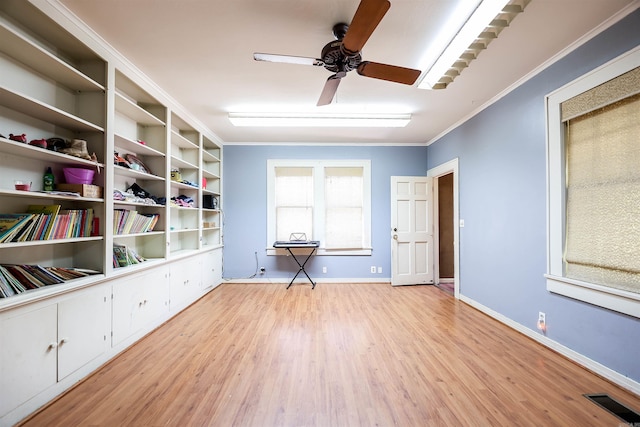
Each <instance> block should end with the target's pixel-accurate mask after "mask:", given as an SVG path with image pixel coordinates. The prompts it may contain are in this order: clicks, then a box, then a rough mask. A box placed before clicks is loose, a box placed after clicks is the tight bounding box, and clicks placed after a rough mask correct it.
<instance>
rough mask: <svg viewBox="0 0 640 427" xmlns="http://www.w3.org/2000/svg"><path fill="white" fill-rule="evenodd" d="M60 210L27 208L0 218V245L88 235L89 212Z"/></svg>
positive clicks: (56, 207) (54, 207) (91, 218)
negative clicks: (23, 211) (25, 210)
mask: <svg viewBox="0 0 640 427" xmlns="http://www.w3.org/2000/svg"><path fill="white" fill-rule="evenodd" d="M60 208H61V206H60V205H29V207H28V208H27V211H28V212H25V213H15V214H0V243H9V242H27V241H33V240H52V239H69V238H74V237H89V236H91V235H92V231H93V228H94V227H93V224H94V211H93V209H91V208H89V209H64V210H62V209H60Z"/></svg>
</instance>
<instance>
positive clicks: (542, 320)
mask: <svg viewBox="0 0 640 427" xmlns="http://www.w3.org/2000/svg"><path fill="white" fill-rule="evenodd" d="M538 329H539V330H541V331H543V332H544V331H546V330H547V315H546V314H544V313H543V312H542V311H540V312H538Z"/></svg>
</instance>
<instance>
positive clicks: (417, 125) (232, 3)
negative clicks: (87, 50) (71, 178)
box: [58, 0, 638, 144]
mask: <svg viewBox="0 0 640 427" xmlns="http://www.w3.org/2000/svg"><path fill="white" fill-rule="evenodd" d="M58 1H59V2H60V3H61V4H63V5H64V6H66V7H67V8H68V9H69V10H70V11H71V12H73V13H74V14H75V15H77V16H78V17H79V18H80V19H81V20H82V21H84V22H85V23H86V24H88V25H89V26H90V27H91V28H92V29H93V30H94V31H95V32H96V33H98V34H99V35H100V36H101V37H102V38H103V39H105V40H106V41H107V42H108V43H109V44H110V45H111V46H113V47H114V48H115V49H116V50H117V51H119V52H120V53H121V54H122V55H123V56H125V57H126V58H127V59H128V60H129V61H131V62H132V63H133V64H135V65H136V66H137V67H138V68H139V69H140V70H141V71H142V72H143V73H145V74H146V75H147V76H149V77H150V78H151V79H152V80H153V81H154V82H155V83H156V84H157V85H159V86H160V87H162V88H163V89H164V90H165V91H166V92H167V93H168V94H169V95H170V96H171V97H173V98H174V99H175V100H176V101H177V102H179V103H180V104H181V105H183V106H184V107H185V108H186V109H187V110H188V111H190V112H191V113H192V114H193V115H194V116H195V117H196V118H197V119H198V120H200V121H201V122H202V123H204V124H205V125H206V126H208V127H209V128H210V129H211V130H212V131H213V132H214V133H215V134H216V135H218V136H219V137H220V138H221V139H222V141H224V142H225V143H303V142H319V143H352V144H360V143H373V144H421V143H428V142H429V141H431V140H432V139H433V138H435V137H437V136H438V135H441V134H442V133H443V132H445V131H446V130H447V129H449V128H451V127H452V126H453V125H454V124H456V123H458V122H459V121H460V120H461V119H463V118H465V117H468V116H469V115H471V114H473V112H475V111H477V110H478V109H479V108H480V107H482V106H483V105H484V104H486V103H487V102H488V101H490V100H491V99H493V98H495V97H496V96H498V95H499V94H501V93H503V92H504V91H505V89H507V88H509V87H510V86H512V85H513V84H514V83H516V82H517V81H519V80H520V79H522V78H523V77H524V76H526V75H528V74H529V73H531V72H532V70H535V69H536V68H537V67H539V66H541V65H542V64H544V63H545V62H546V61H548V60H549V58H552V57H554V56H555V55H557V54H558V53H559V52H562V51H563V50H564V49H565V48H566V47H567V46H569V45H571V44H573V43H575V42H576V41H577V40H580V39H581V38H583V37H584V36H585V35H586V34H588V33H590V32H591V31H592V29H593V28H594V27H597V26H599V25H600V24H601V23H603V22H605V21H607V20H608V19H609V18H610V17H611V16H613V15H615V14H616V13H618V12H619V11H620V10H622V9H624V8H625V7H627V6H629V5H630V4H632V3H633V4H635V7H637V5H638V1H637V0H636V1H634V0H532V1H531V3H529V5H528V6H527V7H526V9H525V11H524V13H522V14H520V15H518V16H517V17H516V18H515V19H514V20H513V22H512V23H511V26H510V27H508V28H506V29H505V30H503V32H502V33H501V34H500V37H499V38H498V39H496V40H494V41H493V42H492V43H491V44H490V45H489V47H488V49H487V50H485V51H483V52H482V53H481V54H480V55H479V57H478V58H477V59H476V60H475V61H473V62H472V63H471V65H470V67H469V68H467V69H465V70H464V71H463V72H462V74H461V75H460V76H458V77H457V78H456V79H455V80H454V81H453V83H452V84H450V85H449V87H448V88H446V89H444V90H438V91H432V90H423V89H418V88H417V84H416V85H414V86H406V85H401V84H397V83H390V82H386V81H382V80H376V79H371V78H367V77H363V76H360V75H358V74H357V73H356V72H355V71H353V72H350V73H349V74H348V75H347V77H346V78H344V79H343V80H342V82H341V84H340V87H339V88H338V93H337V96H336V100H335V101H334V104H332V105H329V106H324V107H316V102H317V100H318V97H319V96H320V92H321V90H322V88H323V86H324V83H325V81H326V79H327V77H329V76H330V75H331V73H330V72H329V71H327V70H325V69H324V68H322V67H312V66H304V65H295V64H280V63H268V62H257V61H254V60H253V53H254V52H265V53H276V54H286V55H298V56H307V57H320V51H321V49H322V47H323V46H324V45H325V44H326V43H328V42H330V41H332V40H333V34H332V32H331V29H332V27H333V25H334V24H335V23H338V22H347V23H348V22H350V20H351V18H352V16H353V14H354V13H355V10H356V8H357V7H358V4H359V1H358V0H324V1H319V0H58ZM460 1H469V0H391V8H390V10H389V11H388V12H387V14H386V15H385V17H384V18H383V19H382V22H381V23H380V25H379V26H378V28H377V29H376V30H375V31H374V33H373V35H372V36H371V38H370V39H369V41H368V42H367V44H366V45H365V47H364V49H363V51H362V56H363V59H364V60H370V61H376V62H382V63H387V64H392V65H400V66H404V67H409V68H418V69H421V68H424V67H425V66H426V64H423V63H422V62H423V61H422V56H423V55H424V52H425V51H426V50H427V48H428V47H429V44H430V43H431V42H432V41H433V40H434V38H435V37H436V35H437V34H438V32H439V31H441V26H442V24H443V23H444V22H446V21H447V19H448V16H449V14H450V13H451V12H452V11H453V10H454V9H455V7H456V4H457V3H458V2H460ZM274 110H280V111H289V112H291V111H293V112H303V111H304V112H334V111H358V112H368V111H369V112H408V113H411V114H412V116H413V117H412V120H411V123H410V124H409V125H408V126H406V127H405V128H391V129H384V128H326V129H325V128H247V127H234V126H233V125H231V123H230V122H229V120H228V117H227V114H228V113H229V112H242V111H274Z"/></svg>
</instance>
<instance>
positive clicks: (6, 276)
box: [0, 264, 99, 298]
mask: <svg viewBox="0 0 640 427" xmlns="http://www.w3.org/2000/svg"><path fill="white" fill-rule="evenodd" d="M97 273H99V272H97V271H91V270H81V269H78V268H67V267H43V266H40V265H28V264H20V265H18V264H3V265H0V298H7V297H10V296H13V295H16V294H20V293H23V292H26V291H29V290H32V289H39V288H42V287H44V286H51V285H57V284H61V283H65V282H66V281H68V280H72V279H78V278H80V277H85V276H88V275H91V274H97Z"/></svg>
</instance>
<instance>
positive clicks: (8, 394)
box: [0, 304, 57, 415]
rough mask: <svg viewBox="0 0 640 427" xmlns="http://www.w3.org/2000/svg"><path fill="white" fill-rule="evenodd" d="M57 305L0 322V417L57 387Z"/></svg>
mask: <svg viewBox="0 0 640 427" xmlns="http://www.w3.org/2000/svg"><path fill="white" fill-rule="evenodd" d="M56 317H57V305H56V304H52V305H49V306H47V307H43V308H39V309H36V310H31V311H28V312H25V311H20V312H19V313H17V314H16V315H13V316H12V315H11V314H9V313H7V315H6V317H3V318H1V319H0V342H1V343H2V346H1V347H0V391H1V393H2V398H0V415H4V414H6V413H7V412H9V411H10V410H12V409H14V408H16V407H17V406H18V405H20V404H21V403H23V402H25V401H26V400H28V399H30V398H32V397H33V396H35V395H36V394H38V393H39V392H41V391H42V390H44V389H46V388H47V387H50V386H52V385H54V384H55V383H56V347H57V331H56V329H57V323H56Z"/></svg>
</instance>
